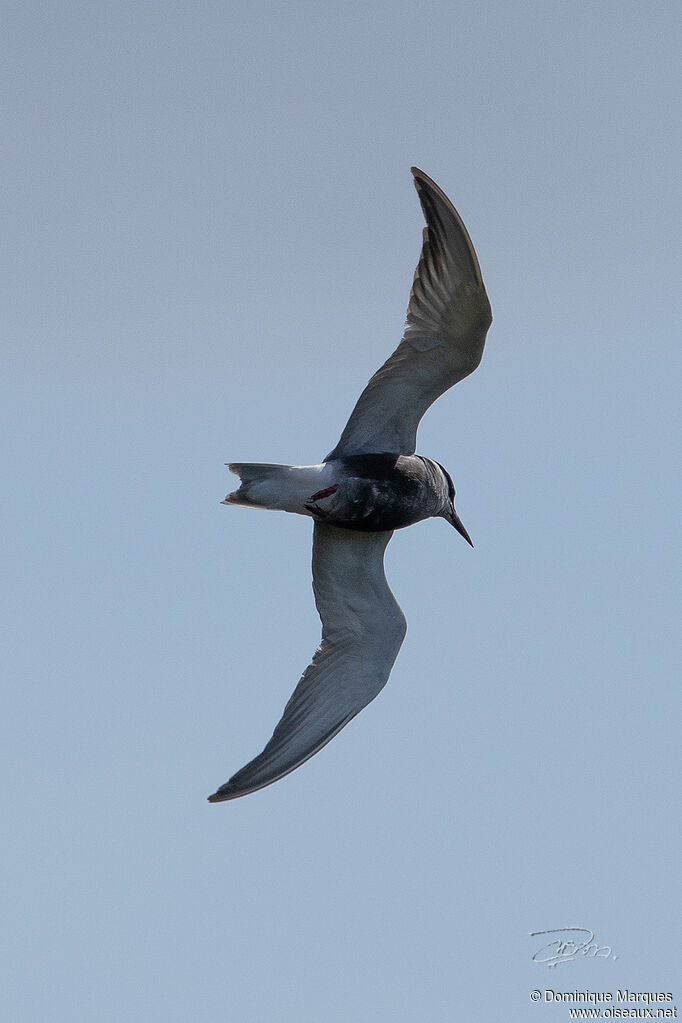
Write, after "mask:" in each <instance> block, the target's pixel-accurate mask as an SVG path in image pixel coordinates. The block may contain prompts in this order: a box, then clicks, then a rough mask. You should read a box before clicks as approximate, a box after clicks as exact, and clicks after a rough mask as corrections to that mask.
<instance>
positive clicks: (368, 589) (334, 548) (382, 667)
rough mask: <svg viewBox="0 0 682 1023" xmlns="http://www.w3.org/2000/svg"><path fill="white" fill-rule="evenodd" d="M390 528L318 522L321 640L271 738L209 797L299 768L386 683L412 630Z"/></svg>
mask: <svg viewBox="0 0 682 1023" xmlns="http://www.w3.org/2000/svg"><path fill="white" fill-rule="evenodd" d="M392 535H393V534H392V533H391V532H377V533H364V532H359V531H355V530H350V529H341V528H339V527H336V526H327V525H324V524H321V523H318V522H316V523H315V531H314V536H313V590H314V593H315V603H316V605H317V610H318V611H319V614H320V618H321V619H322V641H321V643H320V646H319V648H318V649H317V651H316V653H315V656H314V657H313V661H312V664H310V665H309V667H308V668H306V670H305V672H304V673H303V676H302V678H301V680H300V682H299V683H298V685H297V686H296V689H295V690H294V692H293V695H292V697H291V699H290V700H289V702H288V703H287V705H286V707H285V708H284V714H283V715H282V719H281V721H280V722H279V724H278V725H277V727H276V728H275V731H274V732H273V735H272V738H271V739H270V742H269V743H268V744H267V746H266V747H265V749H264V750H263V752H262V753H261V754H260V755H259V756H257V757H256V758H255V760H252V761H251V762H250V763H248V764H247V765H246V767H243V768H242V769H241V771H238V772H237V773H236V774H235V775H234V776H233V777H232V778H230V780H229V781H228V782H226V784H225V785H222V786H221V787H220V788H219V789H218V791H217V792H215V793H214V794H213V795H212V796H209V801H210V802H212V803H218V802H221V801H222V800H225V799H234V798H236V797H237V796H245V795H246V794H247V793H249V792H254V791H255V790H256V789H261V788H264V786H266V785H270V784H271V782H273V781H277V780H278V778H282V777H283V776H284V775H285V774H288V773H289V772H290V771H293V770H294V768H296V767H299V766H300V765H301V764H302V763H304V762H305V761H306V760H308V758H309V757H312V756H313V754H314V753H317V751H318V750H320V749H322V747H323V746H324V745H325V744H326V743H328V742H329V740H330V739H333V738H334V736H335V735H336V733H337V732H339V731H340V730H341V729H342V728H343V727H344V725H347V724H348V722H349V721H350V719H351V718H353V717H355V715H356V714H357V713H358V712H359V711H361V710H362V708H363V707H365V706H366V705H367V704H368V703H369V702H370V701H371V700H373V699H374V697H375V696H376V695H377V694H378V693H379V692H380V690H381V689H383V687H384V686H385V684H386V682H387V680H388V676H389V674H390V672H391V668H392V667H393V662H394V661H395V659H396V657H397V656H398V651H399V650H400V647H401V644H402V642H403V638H404V636H405V630H406V624H405V618H404V616H403V613H402V611H401V610H400V607H399V606H398V604H397V602H396V600H395V597H394V596H393V594H392V593H391V591H390V589H389V586H388V583H387V582H386V576H385V575H384V550H385V549H386V545H387V543H388V541H389V540H390V539H391V536H392Z"/></svg>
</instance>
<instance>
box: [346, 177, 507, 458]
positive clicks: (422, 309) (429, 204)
mask: <svg viewBox="0 0 682 1023" xmlns="http://www.w3.org/2000/svg"><path fill="white" fill-rule="evenodd" d="M412 173H413V174H414V183H415V186H416V188H417V192H418V193H419V200H420V202H421V205H422V210H423V211H424V218H425V220H426V227H425V228H424V241H423V246H422V251H421V257H420V259H419V265H418V266H417V271H416V273H415V277H414V281H413V284H412V292H411V294H410V302H409V305H408V307H407V323H406V326H405V332H404V334H403V339H402V341H401V342H400V344H399V345H398V347H397V348H396V350H395V351H394V353H393V355H391V357H390V358H389V359H388V360H387V361H386V362H385V363H384V365H383V366H382V367H381V369H379V370H377V372H376V373H375V374H374V376H373V377H372V379H371V380H370V381H369V383H368V384H367V387H366V388H365V389H364V391H363V392H362V394H361V395H360V398H359V400H358V403H357V405H356V406H355V408H354V409H353V412H352V413H351V417H350V419H349V420H348V422H347V424H346V427H345V429H344V431H343V433H342V434H341V439H340V440H339V443H338V444H337V445H336V447H335V448H334V450H333V451H331V452H330V453H329V454H328V455H327V460H329V459H330V458H340V457H342V456H344V455H357V454H364V453H378V452H382V451H391V452H396V453H400V454H403V455H411V454H414V451H415V448H416V443H417V427H418V425H419V421H420V419H421V417H422V416H423V415H424V413H425V412H426V410H427V408H428V407H429V406H430V405H431V404H432V403H433V402H434V401H435V400H436V398H438V397H439V396H440V395H441V394H442V393H443V392H444V391H447V390H448V388H449V387H452V386H453V384H456V383H457V382H458V381H459V380H462V379H463V378H464V377H466V376H468V375H469V373H473V371H474V370H475V369H476V367H477V366H478V364H479V362H480V361H481V356H482V355H483V346H484V344H485V336H486V334H487V332H488V328H489V326H490V324H491V323H492V313H491V311H490V302H489V301H488V296H487V295H486V291H485V286H484V284H483V278H482V277H481V268H480V267H479V265H478V259H477V258H476V253H475V251H474V247H473V245H472V243H471V239H470V238H469V235H468V233H467V229H466V228H465V226H464V224H463V223H462V220H461V218H460V216H459V214H458V212H457V210H456V209H455V207H454V206H453V205H452V203H451V202H450V200H449V199H448V197H447V196H446V195H445V193H444V192H443V191H441V189H440V188H439V187H438V185H437V184H436V183H435V182H433V181H432V180H431V178H429V177H427V175H426V174H424V173H423V171H420V170H418V169H417V168H416V167H413V168H412Z"/></svg>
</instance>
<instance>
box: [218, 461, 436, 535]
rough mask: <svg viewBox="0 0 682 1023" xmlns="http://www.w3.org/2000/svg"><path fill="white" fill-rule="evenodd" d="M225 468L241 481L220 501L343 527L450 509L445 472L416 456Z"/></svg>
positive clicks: (375, 526) (397, 523)
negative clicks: (287, 513)
mask: <svg viewBox="0 0 682 1023" xmlns="http://www.w3.org/2000/svg"><path fill="white" fill-rule="evenodd" d="M229 468H230V469H231V471H232V472H234V473H235V474H236V475H237V476H239V478H240V479H241V486H240V487H239V489H238V490H235V491H234V492H233V493H232V494H228V496H227V497H226V498H225V501H224V502H223V503H224V504H246V505H249V506H250V507H252V508H269V509H271V510H279V511H288V512H296V513H298V514H299V515H310V516H311V517H312V518H314V519H315V521H316V522H324V523H325V524H326V525H328V526H339V527H341V528H343V529H359V530H364V531H365V532H370V533H375V532H380V531H386V530H393V529H402V528H403V527H404V526H411V525H413V524H414V523H415V522H420V521H421V520H422V519H427V518H430V517H431V516H432V515H440V514H446V513H447V512H449V509H450V503H451V487H452V482H451V480H450V477H449V476H448V475H447V473H446V472H445V470H444V469H443V468H442V466H440V465H438V463H437V462H433V461H431V459H430V458H423V457H422V456H421V455H391V454H373V455H347V456H345V457H341V458H333V459H330V460H329V461H326V462H322V463H321V464H320V465H268V464H264V465H259V464H258V463H255V464H249V463H243V462H241V463H240V462H233V463H230V465H229Z"/></svg>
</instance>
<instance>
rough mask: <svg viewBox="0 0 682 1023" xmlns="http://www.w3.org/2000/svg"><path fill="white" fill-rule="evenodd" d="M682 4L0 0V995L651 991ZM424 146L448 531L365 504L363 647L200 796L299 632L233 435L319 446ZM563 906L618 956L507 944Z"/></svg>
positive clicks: (295, 449) (281, 454)
mask: <svg viewBox="0 0 682 1023" xmlns="http://www.w3.org/2000/svg"><path fill="white" fill-rule="evenodd" d="M679 30H680V8H679V5H678V4H677V3H675V2H672V0H671V2H659V0H652V2H649V3H646V4H644V3H639V2H638V3H634V2H630V0H619V2H615V0H606V2H598V3H589V4H587V3H568V2H566V3H564V2H556V0H543V2H540V0H531V2H524V3H520V2H515V0H511V2H506V0H487V2H486V0H479V2H476V3H464V2H459V0H454V2H446V0H437V2H425V3H419V4H415V3H406V2H402V0H399V2H394V3H388V2H381V0H380V2H377V3H371V4H368V3H362V4H361V3H356V2H350V3H344V4H341V3H338V4H331V3H325V2H322V3H320V2H317V3H312V2H307V0H306V2H295V3H264V2H258V0H256V2H255V3H250V4H233V3H207V2H203V0H198V2H197V0H193V2H191V3H189V2H181V3H177V2H164V3H161V2H147V3H131V2H128V0H122V2H116V3H102V2H94V3H93V2H88V3H84V2H63V3H35V2H31V0H28V2H26V0H24V2H22V3H15V2H10V3H9V4H7V5H6V7H5V18H4V25H3V41H2V45H3V47H4V48H5V49H6V51H7V54H6V57H5V58H4V61H3V63H4V74H5V76H6V77H5V83H6V84H5V88H4V90H3V91H4V96H5V99H4V102H3V114H2V118H3V126H2V135H3V141H4V149H5V169H4V175H3V176H4V181H5V184H4V191H5V208H4V214H3V220H4V225H3V228H2V232H3V240H4V249H5V257H6V260H7V267H6V271H5V272H4V274H3V277H4V285H3V288H4V289H5V294H4V297H3V299H2V303H1V305H2V319H3V330H2V334H3V349H4V352H5V354H6V360H5V361H6V365H5V369H4V370H3V374H2V383H1V387H2V402H1V412H0V414H1V415H2V419H3V423H2V431H3V436H4V438H5V440H6V442H7V443H6V445H5V452H4V456H3V482H4V486H3V491H4V497H3V506H4V519H5V521H4V524H3V527H2V533H3V541H5V543H4V544H3V547H4V554H3V566H2V578H3V589H6V609H5V613H4V620H5V622H6V623H7V631H6V637H5V640H4V651H5V654H4V660H5V665H6V667H5V671H4V677H5V687H6V694H5V696H4V699H3V704H4V710H3V719H4V720H3V730H5V729H6V733H7V734H6V736H5V738H4V743H3V745H4V756H5V758H6V766H5V769H4V779H5V782H6V786H5V789H4V795H3V801H4V808H3V810H2V819H3V825H4V826H3V831H4V834H5V844H6V850H5V859H4V877H5V881H6V882H7V891H6V896H5V908H4V909H3V919H4V924H5V926H4V931H5V936H6V943H7V944H6V948H5V950H4V951H3V953H2V961H1V965H2V969H3V970H4V971H6V977H5V979H4V980H3V982H2V988H3V1000H4V1001H5V1003H6V1005H7V1004H8V1005H9V1008H7V1009H6V1010H5V1011H6V1018H7V1019H11V1020H13V1021H17V1023H19V1021H20V1023H28V1021H30V1023H34V1021H35V1023H43V1021H45V1020H49V1021H50V1023H74V1021H80V1020H87V1021H91V1020H97V1021H98V1023H99V1021H103V1023H108V1021H112V1023H121V1021H126V1023H127V1021H130V1023H135V1021H144V1023H157V1021H158V1023H184V1021H194V1023H215V1021H222V1020H225V1021H239V1023H270V1021H275V1020H276V1021H277V1023H294V1021H295V1023H322V1021H324V1023H349V1021H354V1023H415V1021H424V1023H426V1021H428V1023H449V1021H451V1020H459V1019H462V1020H481V1021H483V1023H486V1021H488V1020H490V1021H496V1020H500V1019H504V1020H505V1021H507V1023H534V1021H541V1020H542V1021H543V1023H544V1021H545V1020H548V1021H552V1020H561V1021H563V1020H564V1019H568V1011H567V1008H566V1006H565V1005H564V1006H557V1005H552V1004H545V1003H544V1002H543V1003H541V1004H539V1005H533V1004H532V1003H531V1001H530V999H529V993H530V991H531V989H533V988H538V989H540V990H544V989H545V988H548V987H549V988H554V989H560V990H573V989H576V988H580V989H587V988H589V989H590V990H596V991H611V992H614V993H615V991H616V989H617V988H619V987H620V988H623V987H628V988H630V989H633V990H652V991H670V990H671V991H673V992H675V994H676V1001H677V1004H678V1007H679V1011H680V1012H682V987H681V986H680V980H679V976H680V975H679V947H678V946H679V906H678V905H677V900H676V898H675V894H676V884H677V881H678V880H679V847H680V841H679V840H680V835H679V830H678V828H679V821H678V818H679V784H678V777H679V762H678V754H677V747H678V744H679V721H680V717H679V704H678V702H677V700H678V674H679V672H678V673H675V671H674V667H675V666H676V665H677V663H678V662H677V655H678V653H679V650H676V647H675V643H676V631H677V629H678V627H679V599H678V595H679V588H678V587H677V585H676V583H677V582H678V581H679V577H677V578H676V561H675V558H676V556H677V555H679V541H678V528H679V505H680V494H679V489H678V485H679V393H680V377H679V371H680V355H679V353H680V306H679V298H678V287H679V279H680V258H679V256H680V249H679V238H680V218H679V212H680V209H679V175H680V171H679V168H680V159H679V158H680V138H679V134H678V133H677V132H678V125H679V117H678V115H679V106H678V101H679V95H680V92H681V90H682V82H681V81H680V76H679V71H678V65H679V43H680V38H679V37H680V31H679ZM413 163H416V164H417V165H419V166H420V167H422V168H423V169H424V170H425V171H426V172H427V173H428V174H430V175H431V176H432V177H434V178H435V179H436V181H437V182H438V183H439V184H440V185H441V186H442V187H443V188H444V189H445V191H446V192H447V193H448V195H450V197H451V198H452V200H453V202H454V203H455V204H456V206H457V207H458V209H459V210H460V212H461V214H462V216H463V218H464V220H465V223H466V224H467V227H468V228H469V231H470V233H471V235H472V238H473V240H474V244H475V246H476V248H477V251H478V254H479V258H480V262H481V266H482V268H483V274H484V278H485V281H486V284H487V288H488V292H489V295H490V298H491V302H492V306H493V312H494V316H495V321H494V324H493V327H492V330H491V332H490V335H489V339H488V345H487V349H486V354H485V357H484V360H483V363H482V364H481V367H480V368H479V370H478V371H477V372H476V373H475V374H474V375H473V376H471V377H470V378H469V379H468V380H466V381H465V382H463V383H462V384H460V385H459V386H458V387H457V388H455V390H453V391H451V392H449V393H448V394H447V395H446V396H444V397H443V398H442V399H441V400H440V401H439V402H438V403H437V405H436V406H435V407H434V408H433V409H432V410H431V411H430V413H429V414H428V415H427V417H426V418H425V420H424V422H423V424H422V427H421V430H420V443H419V450H420V451H422V452H423V453H424V454H428V455H430V456H432V457H433V458H436V459H437V460H438V461H440V462H442V463H443V464H444V465H445V466H446V467H447V468H448V469H449V471H450V472H451V474H452V476H453V477H454V479H455V483H456V485H457V492H458V510H459V512H460V514H461V515H462V519H463V521H464V522H465V524H466V526H467V528H468V529H469V531H470V532H471V534H472V536H473V538H474V541H475V544H476V547H475V549H474V550H471V549H470V548H469V547H468V546H467V545H466V544H465V543H464V542H463V541H461V539H460V538H459V537H458V536H457V535H456V533H455V532H454V531H453V530H452V529H450V528H449V527H448V526H447V525H446V524H445V523H444V522H440V521H435V520H433V521H430V522H426V523H422V524H420V525H418V526H416V527H413V528H412V529H410V530H405V531H402V532H401V533H399V534H397V535H396V536H395V537H394V539H393V541H392V543H391V546H390V548H389V550H388V554H387V559H386V562H387V574H388V577H389V581H390V583H391V586H392V588H393V590H394V593H395V594H396V597H397V599H398V600H399V602H400V604H401V605H402V607H403V609H404V611H405V613H406V615H407V619H408V623H409V631H408V635H407V639H406V641H405V644H404V646H403V650H402V652H401V654H400V657H399V659H398V662H397V664H396V666H395V669H394V671H393V675H392V677H391V680H390V682H389V685H388V686H387V687H386V688H385V690H384V691H383V692H382V693H381V695H380V696H379V697H378V699H377V700H376V701H375V702H374V703H373V704H371V705H370V707H368V708H367V710H365V711H364V712H363V713H362V714H361V715H360V716H359V717H358V718H357V719H356V720H355V721H354V722H353V723H352V724H351V725H349V726H348V728H346V729H345V730H344V731H343V732H342V733H341V734H340V735H339V736H338V737H337V738H336V739H335V740H334V741H333V742H332V743H331V744H330V745H329V746H328V747H327V748H326V749H325V750H324V751H323V752H322V753H320V754H319V755H318V756H316V757H315V758H314V759H312V760H311V761H309V763H308V764H306V765H305V766H304V767H303V768H301V769H300V770H299V771H296V772H295V773H293V774H291V775H290V776H289V777H287V778H286V779H284V780H283V781H281V782H279V783H277V784H276V785H273V786H272V787H270V788H268V789H265V790H263V791H262V792H259V793H257V794H255V795H252V796H249V797H247V798H245V799H243V800H237V801H236V802H234V803H229V804H223V805H216V806H211V805H209V804H208V803H207V802H206V796H207V795H208V794H209V793H210V792H212V791H213V790H214V789H215V788H216V787H217V786H218V785H219V784H221V783H222V782H224V781H225V780H226V779H227V778H228V776H229V775H230V774H232V773H233V772H234V771H235V770H236V769H237V768H239V767H241V766H242V765H243V764H244V763H245V762H246V761H247V760H248V759H250V758H251V757H252V756H253V755H254V754H255V753H257V752H259V751H260V749H261V748H262V746H263V745H264V743H265V741H266V740H267V739H268V737H269V735H270V733H271V730H272V728H273V726H274V724H275V722H276V721H277V719H278V717H279V714H280V712H281V710H282V707H283V705H284V703H285V701H286V699H287V698H288V696H289V694H290V692H291V690H292V689H293V687H294V684H295V683H296V681H297V679H298V677H299V674H300V672H301V670H302V669H303V668H304V667H305V665H306V664H307V663H308V660H309V658H310V655H311V654H312V652H313V650H314V648H315V646H316V644H317V641H318V637H319V623H318V620H317V616H316V613H315V610H314V605H313V600H312V594H311V591H310V567H309V565H310V532H311V531H310V523H309V522H308V521H307V520H305V519H303V518H300V519H299V518H297V517H294V516H286V515H277V514H274V513H272V514H269V513H265V512H262V513H261V512H255V511H253V512H251V511H248V510H243V509H238V508H226V507H222V506H221V505H220V504H219V501H220V499H221V498H222V497H223V495H224V494H225V492H226V491H227V489H228V488H230V489H231V484H230V479H229V478H228V473H227V470H226V469H225V468H224V466H223V463H224V462H227V461H229V460H244V461H246V460H253V461H273V462H277V461H282V462H314V461H317V460H319V458H320V457H322V456H323V455H324V453H325V452H326V451H328V450H329V449H330V448H331V447H332V445H333V444H334V443H335V441H336V440H337V438H338V436H339V433H340V431H341V428H342V427H343V425H344V423H345V420H346V418H347V416H348V414H349V412H350V409H351V407H352V405H353V404H354V402H355V400H356V398H357V396H358V394H359V392H360V390H361V388H362V387H363V386H364V383H365V382H366V380H367V379H368V377H369V376H370V375H371V373H372V372H373V371H374V370H375V369H376V368H377V366H378V365H379V364H380V363H381V362H382V361H383V360H384V359H385V358H386V356H387V355H388V354H389V352H390V351H392V349H393V348H394V347H395V345H396V343H397V342H398V340H399V337H400V333H401V329H402V323H403V316H404V312H405V308H406V305H407V299H408V293H409V287H410V283H411V280H412V274H413V271H414V267H415V265H416V261H417V257H418V253H419V246H420V237H421V228H422V218H421V212H420V210H419V204H418V201H417V196H416V193H415V191H414V189H413V187H412V184H411V179H410V174H409V167H410V165H411V164H413ZM676 601H677V604H676ZM568 925H574V926H581V927H589V928H592V929H593V931H594V932H595V936H596V939H597V941H598V942H599V944H600V945H602V946H606V945H610V946H612V948H613V952H614V953H615V954H616V955H617V956H618V958H617V959H615V960H614V959H609V960H605V959H596V960H595V959H584V958H582V957H581V959H580V961H574V962H570V963H565V964H563V965H561V966H560V967H558V968H556V969H549V968H548V967H547V966H540V965H538V964H537V963H533V962H531V956H532V954H533V952H535V951H536V950H537V947H538V946H537V939H530V938H529V936H528V935H529V932H530V931H533V930H543V929H550V928H556V927H565V926H568ZM676 985H677V986H676Z"/></svg>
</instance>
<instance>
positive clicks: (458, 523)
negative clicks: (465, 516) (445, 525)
mask: <svg viewBox="0 0 682 1023" xmlns="http://www.w3.org/2000/svg"><path fill="white" fill-rule="evenodd" d="M448 522H450V524H451V525H453V526H454V527H455V529H456V530H457V532H458V533H459V535H460V536H463V537H464V539H465V540H466V542H467V543H468V544H470V545H471V546H472V547H473V546H474V541H473V540H472V539H471V537H470V536H469V534H468V533H467V531H466V529H465V528H464V523H463V522H462V520H461V519H460V517H459V515H458V514H457V512H456V511H455V506H454V505H453V506H452V515H451V517H450V518H449V519H448Z"/></svg>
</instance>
